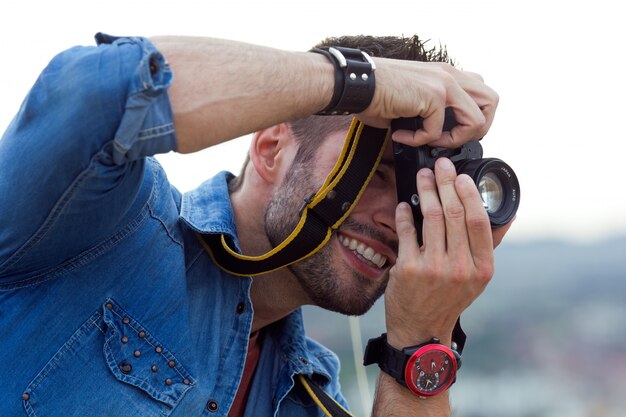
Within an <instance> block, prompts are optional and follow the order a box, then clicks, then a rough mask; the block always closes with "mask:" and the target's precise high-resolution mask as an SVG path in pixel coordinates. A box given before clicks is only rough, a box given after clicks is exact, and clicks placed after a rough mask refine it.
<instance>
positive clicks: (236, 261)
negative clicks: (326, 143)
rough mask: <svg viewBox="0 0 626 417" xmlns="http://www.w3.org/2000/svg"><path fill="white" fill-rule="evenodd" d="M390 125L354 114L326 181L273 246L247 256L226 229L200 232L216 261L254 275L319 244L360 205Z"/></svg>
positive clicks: (295, 259) (284, 263) (292, 260)
mask: <svg viewBox="0 0 626 417" xmlns="http://www.w3.org/2000/svg"><path fill="white" fill-rule="evenodd" d="M389 136H390V134H389V130H388V129H379V128H375V127H371V126H367V125H364V124H363V123H361V122H360V121H358V120H357V119H356V118H354V119H353V121H352V124H351V126H350V129H349V130H348V134H347V136H346V140H345V142H344V145H343V148H342V150H341V154H340V155H339V158H338V160H337V163H336V164H335V166H334V168H333V169H332V171H331V172H330V174H329V175H328V176H327V177H326V180H325V181H324V184H323V185H322V187H321V188H320V189H319V190H318V191H317V192H316V193H314V194H311V195H310V196H309V197H307V198H305V199H304V203H303V205H302V208H301V209H300V221H299V222H298V224H297V225H296V227H295V229H294V230H293V232H291V234H290V235H289V236H288V237H287V238H286V239H285V240H284V241H283V242H282V243H280V244H279V245H278V246H276V247H275V248H274V249H272V250H271V251H269V252H267V253H265V254H264V255H260V256H246V255H243V254H240V253H238V252H237V251H236V250H234V249H233V248H232V246H233V245H232V242H230V239H229V238H228V237H227V236H225V235H224V234H206V235H204V234H203V235H200V234H198V237H199V240H200V242H201V243H202V245H203V246H204V248H205V249H206V251H207V252H208V253H209V255H210V256H211V258H212V259H213V261H214V262H215V264H216V265H217V266H218V267H220V268H221V269H222V270H224V271H226V272H228V273H229V274H232V275H239V276H255V275H260V274H265V273H267V272H271V271H275V270H277V269H280V268H283V267H285V266H287V265H291V264H293V263H295V262H298V261H300V260H302V259H305V258H308V257H309V256H311V255H313V254H314V253H316V252H317V251H318V250H320V249H321V248H322V247H323V246H324V245H325V244H326V243H327V242H328V241H329V240H330V237H331V236H332V233H333V231H335V230H336V229H337V228H339V226H341V223H343V221H344V220H345V219H346V218H347V217H348V215H349V214H350V212H351V211H352V209H353V208H354V207H355V206H356V204H357V202H358V201H359V198H360V197H361V194H363V191H364V190H365V188H366V187H367V185H368V184H369V181H370V179H371V178H372V176H373V174H374V172H375V171H376V167H377V166H378V163H379V162H380V159H381V158H382V155H383V153H384V151H385V148H386V144H387V142H388V139H389Z"/></svg>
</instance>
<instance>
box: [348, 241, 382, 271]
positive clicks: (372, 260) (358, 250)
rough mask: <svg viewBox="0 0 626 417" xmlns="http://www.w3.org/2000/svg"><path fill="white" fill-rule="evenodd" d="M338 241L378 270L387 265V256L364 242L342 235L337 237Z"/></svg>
mask: <svg viewBox="0 0 626 417" xmlns="http://www.w3.org/2000/svg"><path fill="white" fill-rule="evenodd" d="M337 239H338V240H339V243H341V244H342V245H343V246H344V247H346V248H348V249H350V250H351V251H353V252H354V253H355V254H356V255H357V257H359V258H360V259H363V261H364V262H366V263H368V264H370V265H372V266H375V267H376V268H382V267H383V266H385V264H386V263H387V257H386V256H385V255H382V254H380V253H378V252H376V251H375V250H374V249H372V248H371V247H369V246H367V245H366V244H365V243H363V242H359V241H358V240H356V239H353V238H350V237H347V236H344V235H340V234H338V235H337Z"/></svg>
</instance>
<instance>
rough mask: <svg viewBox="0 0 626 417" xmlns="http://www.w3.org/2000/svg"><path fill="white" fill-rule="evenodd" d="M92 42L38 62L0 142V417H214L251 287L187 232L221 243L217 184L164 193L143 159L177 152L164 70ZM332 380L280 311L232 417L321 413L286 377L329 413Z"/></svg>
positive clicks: (109, 44) (245, 331) (227, 385)
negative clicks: (308, 382) (310, 383)
mask: <svg viewBox="0 0 626 417" xmlns="http://www.w3.org/2000/svg"><path fill="white" fill-rule="evenodd" d="M97 39H98V41H99V46H97V47H96V46H93V47H76V48H73V49H70V50H68V51H66V52H63V53H61V54H60V55H58V56H57V57H55V58H54V59H53V60H52V61H51V62H50V64H49V65H48V67H47V68H46V69H45V70H44V72H43V73H42V74H41V76H40V77H39V78H38V80H37V81H36V83H35V85H34V86H33V88H32V90H31V91H30V92H29V94H28V96H27V97H26V99H25V101H24V103H23V104H22V106H21V108H20V110H19V113H18V114H17V116H16V117H15V118H14V120H13V121H12V122H11V124H10V126H9V128H8V130H7V131H6V133H5V134H4V136H3V137H2V140H0V196H1V197H0V386H1V387H2V388H1V389H0V416H3V417H4V416H22V415H28V416H48V417H54V416H63V417H67V416H104V415H106V416H118V417H123V416H161V417H163V416H201V415H203V416H226V415H227V414H228V410H229V408H230V404H231V403H232V401H233V398H234V396H235V393H236V392H237V387H238V385H239V381H240V378H241V375H242V371H243V367H244V363H245V357H246V351H247V341H248V336H249V333H250V328H251V324H252V319H253V308H252V303H251V300H250V286H251V283H252V279H251V278H249V277H235V276H231V275H228V274H226V273H224V272H222V271H221V270H220V269H219V268H217V267H216V266H215V265H214V264H213V263H212V261H211V259H210V257H209V256H208V255H207V253H206V252H205V251H204V250H203V248H202V246H201V245H200V243H199V241H198V237H197V234H196V233H225V234H227V235H229V236H230V237H231V238H232V239H233V241H234V242H235V243H237V234H236V225H235V223H234V216H233V211H232V207H231V204H230V199H229V193H228V187H227V181H228V178H229V176H230V174H227V173H221V174H219V175H217V176H216V177H214V178H213V179H211V180H209V181H207V182H205V183H204V184H202V185H201V186H200V187H199V188H198V189H196V190H195V191H192V192H190V193H187V194H184V195H181V193H179V192H178V191H177V190H176V189H175V188H173V187H172V186H171V185H170V184H169V182H168V180H167V178H166V175H165V173H164V172H163V169H162V168H161V166H160V165H159V164H158V163H157V162H156V160H154V159H153V158H152V157H151V155H154V154H156V153H159V152H167V151H170V150H175V149H176V141H175V132H174V126H173V116H172V111H171V107H170V103H169V99H168V95H167V87H168V86H169V85H170V83H171V81H172V77H173V75H172V72H171V70H170V68H169V67H168V65H167V64H166V62H165V60H164V58H163V57H162V55H161V54H160V53H159V52H158V51H157V50H156V49H155V48H154V46H153V45H152V44H151V43H150V42H149V41H147V40H146V39H142V38H119V39H118V38H113V37H109V36H107V35H98V36H97ZM257 279H263V277H259V278H257ZM338 368H339V363H338V360H337V358H336V356H335V355H334V354H333V353H332V352H330V351H328V350H327V349H325V348H323V347H322V346H321V345H319V344H317V343H316V342H314V341H312V340H310V339H308V338H307V337H305V335H304V327H303V323H302V315H301V312H300V311H299V310H297V311H295V312H294V313H292V314H290V315H289V316H287V317H286V318H284V319H282V320H280V321H278V322H276V323H274V324H272V325H270V326H268V327H267V328H265V329H264V333H263V348H262V351H261V354H260V358H259V363H258V366H257V369H256V373H255V376H254V380H253V383H252V386H251V391H250V394H249V398H248V403H247V408H246V412H245V415H246V417H253V416H254V417H260V416H284V417H298V416H322V415H323V414H322V412H321V411H320V409H319V408H318V407H317V406H316V405H315V404H314V402H313V401H312V400H311V399H310V398H309V397H308V396H307V395H306V394H305V393H304V392H303V390H302V389H301V388H299V386H298V385H294V376H295V375H296V374H307V375H310V376H311V377H312V378H313V379H314V380H316V381H317V382H318V383H319V384H320V385H321V386H323V387H324V389H325V390H326V391H327V392H328V393H329V394H330V395H331V396H333V397H334V398H336V399H337V400H338V401H339V402H340V403H341V404H343V405H344V406H345V400H344V399H343V397H342V395H341V393H340V390H339V382H338Z"/></svg>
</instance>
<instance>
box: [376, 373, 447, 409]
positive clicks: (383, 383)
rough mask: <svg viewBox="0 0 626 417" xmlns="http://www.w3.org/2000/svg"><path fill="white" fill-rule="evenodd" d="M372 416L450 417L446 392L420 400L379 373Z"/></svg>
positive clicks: (387, 376) (384, 374) (385, 375)
mask: <svg viewBox="0 0 626 417" xmlns="http://www.w3.org/2000/svg"><path fill="white" fill-rule="evenodd" d="M372 416H373V417H392V416H398V417H400V416H401V417H418V416H419V417H448V416H450V401H449V398H448V392H447V391H446V392H443V393H441V394H438V395H436V396H434V397H430V398H427V399H421V398H419V397H418V396H417V395H415V394H413V393H412V392H411V391H409V389H408V388H405V387H403V386H401V385H400V384H398V383H397V382H396V381H395V380H394V379H393V378H392V377H390V376H389V375H387V374H386V373H384V372H380V375H379V377H378V384H377V386H376V397H375V398H374V406H373V410H372Z"/></svg>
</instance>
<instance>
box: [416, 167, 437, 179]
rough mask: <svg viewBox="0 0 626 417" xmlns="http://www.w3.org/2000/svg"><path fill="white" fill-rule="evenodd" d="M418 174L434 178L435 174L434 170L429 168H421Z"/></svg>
mask: <svg viewBox="0 0 626 417" xmlns="http://www.w3.org/2000/svg"><path fill="white" fill-rule="evenodd" d="M417 175H420V176H422V177H426V178H432V177H433V176H434V175H433V172H432V171H431V170H430V169H428V168H422V169H420V170H419V171H418V173H417Z"/></svg>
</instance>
